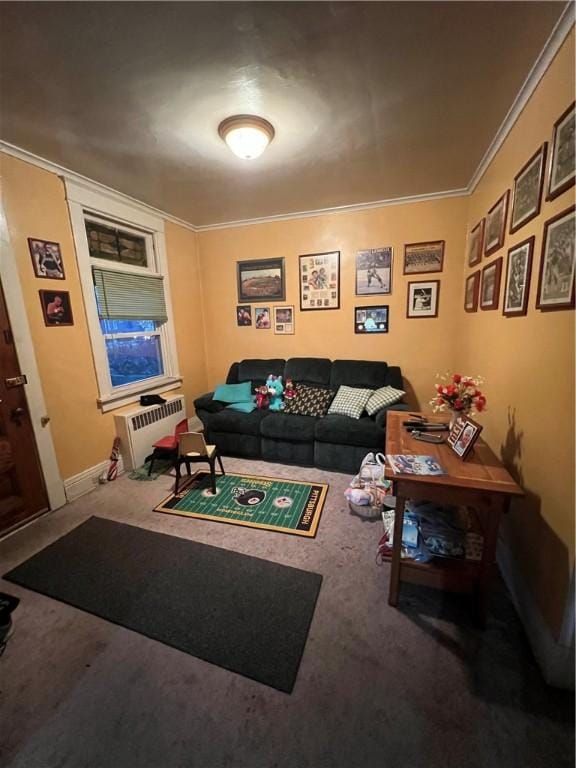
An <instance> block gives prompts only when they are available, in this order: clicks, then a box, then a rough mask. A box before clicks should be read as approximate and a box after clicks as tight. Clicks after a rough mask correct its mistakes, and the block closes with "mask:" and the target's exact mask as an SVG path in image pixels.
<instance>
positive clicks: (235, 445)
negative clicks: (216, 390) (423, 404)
mask: <svg viewBox="0 0 576 768" xmlns="http://www.w3.org/2000/svg"><path fill="white" fill-rule="evenodd" d="M271 373H273V374H274V375H276V376H282V378H283V380H284V381H286V379H287V378H291V379H292V380H293V381H294V382H295V383H297V384H311V385H315V386H320V387H327V388H329V389H331V390H333V391H334V393H336V392H337V390H338V387H340V386H341V385H346V386H349V387H363V388H368V389H374V390H375V389H379V388H380V387H384V386H392V387H394V388H396V389H404V385H403V381H402V373H401V371H400V368H399V367H398V366H391V365H388V364H387V363H383V362H373V361H368V360H335V361H334V362H332V361H330V360H328V359H325V358H318V357H294V358H291V359H290V360H242V361H241V362H239V363H233V364H232V365H231V367H230V370H229V372H228V376H227V379H226V383H227V384H238V383H239V382H242V381H251V382H252V386H253V387H257V386H260V385H261V384H263V383H264V382H265V380H266V378H267V377H268V375H269V374H271ZM212 395H213V393H212V392H209V393H208V394H205V395H202V396H201V397H199V398H197V399H196V400H195V401H194V406H195V408H196V414H197V416H198V417H199V418H200V420H201V421H202V423H203V425H204V432H205V435H206V439H207V441H208V442H209V443H214V444H216V445H217V446H218V448H219V449H220V451H221V453H223V454H224V455H228V456H241V457H244V458H249V459H265V460H266V461H276V462H279V463H281V464H297V465H299V466H315V467H320V468H322V469H331V470H335V471H339V472H356V471H357V470H358V467H359V465H360V462H361V461H362V459H363V458H364V456H365V455H366V453H368V452H369V451H383V450H384V437H385V429H386V411H387V410H389V409H390V408H393V409H395V410H407V409H408V406H407V405H405V404H404V403H397V404H395V405H392V406H389V407H388V408H384V409H383V410H381V411H379V412H378V413H377V414H375V416H373V417H370V416H368V415H366V413H364V415H363V416H362V417H361V418H360V419H352V418H350V417H348V416H337V415H328V416H323V417H321V418H316V417H313V416H298V415H295V414H287V413H282V412H270V411H268V410H256V411H253V412H252V413H238V412H236V411H233V410H230V409H227V408H226V407H225V406H224V404H222V403H219V402H217V401H215V400H213V398H212Z"/></svg>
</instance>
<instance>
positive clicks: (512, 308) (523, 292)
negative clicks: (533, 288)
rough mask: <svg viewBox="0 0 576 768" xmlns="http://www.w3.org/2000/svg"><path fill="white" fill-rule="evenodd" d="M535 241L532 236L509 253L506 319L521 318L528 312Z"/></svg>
mask: <svg viewBox="0 0 576 768" xmlns="http://www.w3.org/2000/svg"><path fill="white" fill-rule="evenodd" d="M534 240H535V238H534V236H532V237H530V238H528V240H524V241H523V242H522V243H518V245H515V246H514V247H513V248H510V249H509V251H508V261H507V263H506V281H505V283H504V301H503V306H502V313H503V314H504V315H506V317H519V316H521V315H525V314H526V312H527V311H528V294H529V292H530V276H531V274H532V252H533V250H534Z"/></svg>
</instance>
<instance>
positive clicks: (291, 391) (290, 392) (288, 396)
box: [284, 379, 296, 400]
mask: <svg viewBox="0 0 576 768" xmlns="http://www.w3.org/2000/svg"><path fill="white" fill-rule="evenodd" d="M294 397H296V387H295V386H294V382H293V381H292V379H286V384H285V385H284V400H292V398H294Z"/></svg>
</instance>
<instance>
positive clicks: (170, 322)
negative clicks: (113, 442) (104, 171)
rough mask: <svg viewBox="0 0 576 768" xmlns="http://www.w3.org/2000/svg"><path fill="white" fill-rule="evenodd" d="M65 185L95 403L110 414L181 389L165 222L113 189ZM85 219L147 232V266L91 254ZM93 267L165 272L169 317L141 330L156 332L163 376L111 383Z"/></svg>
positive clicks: (69, 182) (133, 230) (157, 273)
mask: <svg viewBox="0 0 576 768" xmlns="http://www.w3.org/2000/svg"><path fill="white" fill-rule="evenodd" d="M65 185H66V198H67V201H68V209H69V211H70V221H71V223H72V234H73V237H74V244H75V246H76V256H77V260H78V270H79V273H80V284H81V286H82V294H83V298H84V305H85V307H86V319H87V322H88V330H89V332H90V341H91V345H92V357H93V360H94V369H95V372H96V379H97V381H98V390H99V398H98V401H97V402H98V405H99V407H100V408H101V409H102V411H104V412H106V411H110V410H112V409H114V408H119V407H121V406H123V405H128V404H130V403H135V402H137V401H138V400H139V398H140V395H142V394H144V393H146V394H154V393H158V394H159V393H161V392H167V391H169V390H171V389H177V388H178V387H179V386H180V384H181V382H182V377H181V376H180V368H179V365H178V355H177V352H176V341H175V334H174V319H173V312H172V298H171V295H170V280H169V275H168V264H167V259H166V244H165V239H164V220H163V219H162V218H160V217H159V216H155V215H154V214H153V213H149V212H148V211H147V210H146V209H145V208H144V207H143V206H139V205H138V204H137V203H133V204H132V203H131V201H130V200H125V199H123V198H120V196H117V195H115V194H114V193H113V192H110V193H109V194H107V193H105V192H101V191H99V190H95V189H91V188H90V186H89V185H83V184H80V183H78V182H76V181H71V180H69V179H65ZM86 219H90V220H93V221H94V220H96V221H99V222H101V223H102V224H104V225H108V226H116V227H118V228H119V229H122V230H125V231H127V232H133V233H134V234H137V235H139V236H143V237H144V238H145V240H146V253H147V257H148V265H147V266H146V267H138V266H134V265H131V264H123V263H122V262H116V261H113V260H108V259H97V258H93V257H92V256H90V250H89V247H88V236H87V234H86ZM92 267H101V268H103V269H113V270H114V271H118V272H128V273H132V274H143V273H144V274H150V275H161V276H162V277H163V284H164V295H165V300H166V314H167V316H168V319H167V321H166V322H165V323H163V324H162V325H161V326H160V328H159V329H158V330H157V331H150V332H143V333H142V335H144V336H151V335H158V336H159V337H160V342H161V348H162V359H163V364H164V374H163V375H162V376H155V377H153V378H149V379H143V380H142V381H138V382H134V383H131V384H124V385H122V386H119V387H113V386H112V379H111V376H110V368H109V365H108V355H107V353H106V336H105V334H104V333H103V332H102V329H101V326H100V318H99V316H98V307H97V305H96V296H95V292H94V281H93V278H92ZM136 335H138V333H137V332H136V333H129V334H111V335H110V337H113V338H122V337H125V336H129V337H133V336H136Z"/></svg>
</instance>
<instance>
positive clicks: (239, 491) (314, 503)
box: [154, 472, 328, 537]
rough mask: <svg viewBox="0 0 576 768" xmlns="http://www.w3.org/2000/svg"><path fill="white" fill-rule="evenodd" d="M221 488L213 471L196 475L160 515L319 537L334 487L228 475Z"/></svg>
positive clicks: (165, 503) (220, 478)
mask: <svg viewBox="0 0 576 768" xmlns="http://www.w3.org/2000/svg"><path fill="white" fill-rule="evenodd" d="M216 490H217V492H216V496H214V495H212V492H211V490H210V473H209V472H196V474H195V475H193V476H192V477H191V478H190V479H189V480H188V481H187V482H186V483H185V484H184V485H183V486H182V487H181V488H180V490H179V492H178V493H177V494H174V493H172V494H170V496H168V498H167V499H165V500H164V501H163V502H162V503H161V504H159V505H158V506H157V507H155V508H154V511H155V512H168V513H169V514H172V515H183V516H184V517H197V518H200V519H203V520H216V521H218V522H221V523H232V524H234V525H247V526H250V527H252V528H264V529H265V530H269V531H279V532H281V533H293V534H295V535H296V536H308V537H314V536H315V535H316V531H317V529H318V523H319V522H320V515H321V514H322V508H323V507H324V503H325V501H326V494H327V493H328V485H326V484H325V483H310V482H300V481H298V480H283V479H281V478H274V477H252V476H251V475H231V474H226V475H217V481H216Z"/></svg>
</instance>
